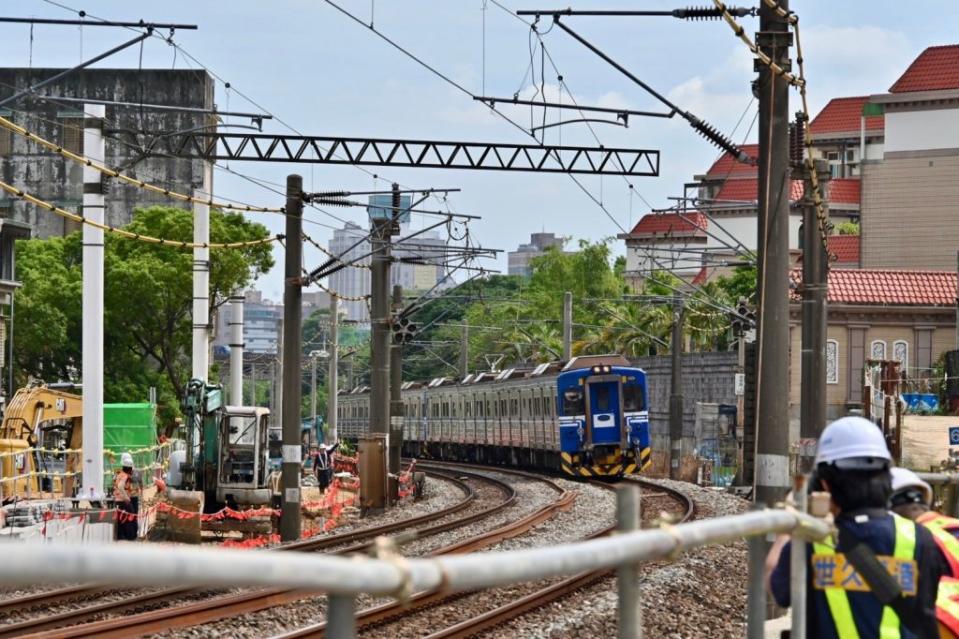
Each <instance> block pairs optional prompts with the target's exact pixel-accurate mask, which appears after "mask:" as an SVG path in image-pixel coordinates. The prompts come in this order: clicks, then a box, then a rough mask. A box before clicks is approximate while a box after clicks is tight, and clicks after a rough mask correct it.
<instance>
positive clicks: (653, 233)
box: [629, 211, 709, 238]
mask: <svg viewBox="0 0 959 639" xmlns="http://www.w3.org/2000/svg"><path fill="white" fill-rule="evenodd" d="M708 226H709V218H707V217H706V216H705V215H703V214H702V213H700V212H698V211H689V212H687V213H649V214H647V215H644V216H643V217H642V219H641V220H639V222H637V223H636V226H634V227H633V230H632V231H630V232H629V237H642V238H651V237H706V229H707V228H708Z"/></svg>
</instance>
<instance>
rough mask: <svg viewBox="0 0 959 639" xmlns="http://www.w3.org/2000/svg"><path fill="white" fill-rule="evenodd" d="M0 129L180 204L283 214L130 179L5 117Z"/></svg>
mask: <svg viewBox="0 0 959 639" xmlns="http://www.w3.org/2000/svg"><path fill="white" fill-rule="evenodd" d="M0 127H3V128H5V129H7V130H9V131H12V132H13V133H16V134H17V135H20V136H23V137H24V138H26V139H28V140H30V141H31V142H34V143H36V144H39V145H40V146H42V147H44V148H46V149H49V150H51V151H53V152H54V153H56V154H58V155H60V156H62V157H65V158H67V159H68V160H71V161H73V162H76V163H78V164H82V165H84V166H88V167H90V168H92V169H94V170H96V171H99V172H100V173H102V174H104V175H106V176H109V177H112V178H116V179H117V180H120V181H121V182H124V183H126V184H132V185H133V186H135V187H137V188H140V189H144V190H146V191H150V192H153V193H159V194H162V195H164V196H166V197H169V198H171V199H174V200H180V201H182V202H191V203H194V204H206V205H209V206H211V207H214V208H218V209H230V210H234V211H249V212H256V213H283V212H285V209H283V208H270V207H263V206H250V205H247V204H235V203H233V202H219V201H217V200H215V199H213V198H212V197H210V198H207V199H203V198H197V197H194V196H192V195H187V194H185V193H178V192H176V191H173V190H171V189H167V188H164V187H162V186H157V185H155V184H151V183H149V182H146V181H144V180H141V179H138V178H135V177H131V176H129V175H125V174H123V173H121V172H120V171H117V170H116V169H112V168H110V167H108V166H106V165H105V164H102V163H100V162H99V161H97V160H91V159H90V158H88V157H85V156H83V155H79V154H77V153H74V152H73V151H69V150H67V149H65V148H63V147H62V146H61V145H59V144H57V143H56V142H51V141H50V140H47V139H45V138H42V137H40V136H39V135H37V134H35V133H33V132H31V131H29V130H27V129H26V128H24V127H22V126H20V125H18V124H14V123H13V122H11V121H10V120H8V119H6V118H5V117H2V116H0Z"/></svg>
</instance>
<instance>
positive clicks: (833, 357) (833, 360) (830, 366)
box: [826, 339, 839, 384]
mask: <svg viewBox="0 0 959 639" xmlns="http://www.w3.org/2000/svg"><path fill="white" fill-rule="evenodd" d="M826 383H827V384H838V383H839V342H837V341H836V340H834V339H830V340H826Z"/></svg>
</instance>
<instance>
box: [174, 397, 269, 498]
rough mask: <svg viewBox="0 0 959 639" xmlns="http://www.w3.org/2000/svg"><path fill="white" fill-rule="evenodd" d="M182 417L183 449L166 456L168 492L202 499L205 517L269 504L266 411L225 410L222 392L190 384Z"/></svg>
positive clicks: (236, 408) (267, 418)
mask: <svg viewBox="0 0 959 639" xmlns="http://www.w3.org/2000/svg"><path fill="white" fill-rule="evenodd" d="M183 414H184V426H185V428H186V432H185V440H186V449H185V450H184V451H182V454H181V455H178V456H177V457H176V458H174V457H172V456H171V466H173V465H174V464H176V468H175V469H174V472H172V473H171V476H170V479H171V484H170V485H171V487H172V488H175V489H180V490H187V491H195V492H200V493H203V504H204V506H203V507H204V510H206V511H207V512H213V511H216V510H219V509H220V508H222V507H223V506H229V507H231V508H238V507H243V506H254V505H261V506H262V505H268V504H270V503H271V501H272V498H273V494H274V490H273V489H271V487H270V485H271V482H270V474H271V472H270V468H269V441H268V438H267V437H268V424H267V422H268V420H269V416H270V411H269V409H267V408H260V407H256V406H227V405H225V404H224V401H223V388H222V386H220V385H218V384H216V385H214V384H207V383H205V382H204V381H202V380H199V379H194V380H191V381H190V383H189V384H188V385H187V390H186V393H185V396H184V399H183ZM174 455H176V453H174Z"/></svg>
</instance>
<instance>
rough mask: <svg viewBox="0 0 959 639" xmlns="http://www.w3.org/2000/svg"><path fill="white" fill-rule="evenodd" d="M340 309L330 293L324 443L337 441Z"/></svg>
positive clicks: (334, 297) (334, 296)
mask: <svg viewBox="0 0 959 639" xmlns="http://www.w3.org/2000/svg"><path fill="white" fill-rule="evenodd" d="M339 326H340V311H339V305H338V300H337V299H336V295H332V294H331V295H330V374H329V378H328V380H327V386H328V387H329V388H328V390H329V393H330V396H329V399H328V400H327V402H326V423H327V427H326V439H327V441H326V442H324V443H328V444H335V443H336V442H337V441H339V439H338V437H339V435H338V434H337V432H336V412H337V408H338V407H337V402H338V400H339V392H340V389H339V367H340V331H339Z"/></svg>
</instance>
